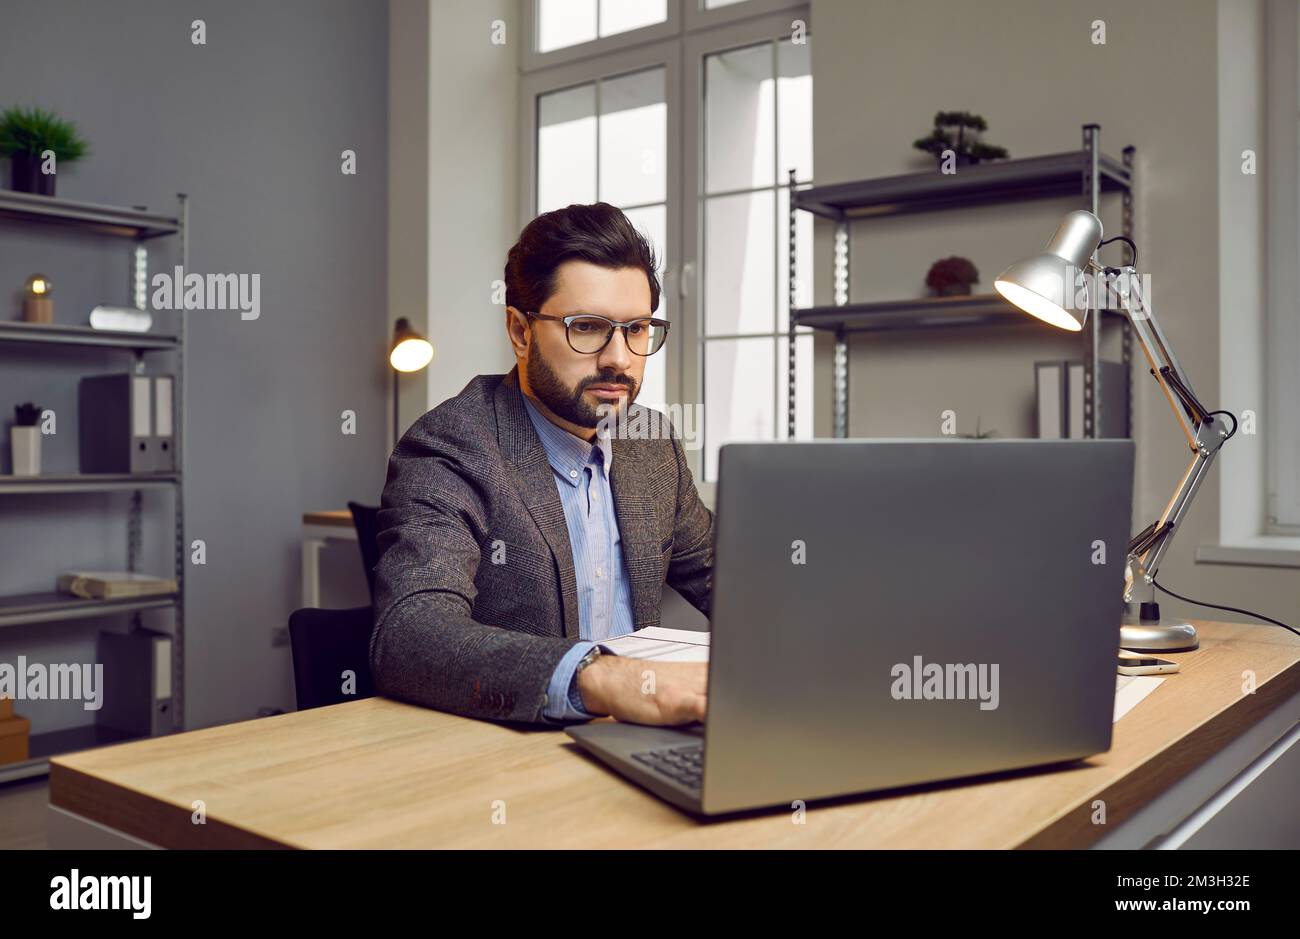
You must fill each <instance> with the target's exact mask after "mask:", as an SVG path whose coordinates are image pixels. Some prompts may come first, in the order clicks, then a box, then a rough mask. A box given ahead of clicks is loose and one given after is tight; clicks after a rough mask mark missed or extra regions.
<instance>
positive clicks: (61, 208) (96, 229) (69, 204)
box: [0, 189, 181, 239]
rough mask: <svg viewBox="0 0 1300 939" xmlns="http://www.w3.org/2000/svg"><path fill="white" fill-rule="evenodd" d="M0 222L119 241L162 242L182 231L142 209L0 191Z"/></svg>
mask: <svg viewBox="0 0 1300 939" xmlns="http://www.w3.org/2000/svg"><path fill="white" fill-rule="evenodd" d="M0 219H3V220H8V221H17V222H42V223H47V224H51V225H59V226H63V227H67V228H75V229H79V230H81V231H85V232H92V233H95V234H100V235H111V236H114V237H118V238H138V239H148V238H159V237H161V236H163V235H175V234H176V233H178V232H179V231H180V230H181V223H180V221H179V220H178V219H176V218H170V217H168V216H165V215H156V214H154V213H152V212H147V211H144V210H143V209H134V208H133V209H123V208H118V207H116V206H111V205H95V204H93V203H90V202H73V201H71V200H68V199H58V198H55V197H53V196H38V195H34V194H32V193H27V192H13V191H11V190H7V189H6V190H0Z"/></svg>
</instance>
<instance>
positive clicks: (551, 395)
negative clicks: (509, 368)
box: [528, 342, 641, 429]
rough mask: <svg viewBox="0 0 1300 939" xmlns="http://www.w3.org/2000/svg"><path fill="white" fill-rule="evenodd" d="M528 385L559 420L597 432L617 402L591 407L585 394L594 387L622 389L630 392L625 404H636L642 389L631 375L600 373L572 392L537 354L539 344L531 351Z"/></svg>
mask: <svg viewBox="0 0 1300 939" xmlns="http://www.w3.org/2000/svg"><path fill="white" fill-rule="evenodd" d="M528 384H529V386H530V387H531V389H532V392H533V394H535V395H537V399H538V400H539V401H541V402H542V404H544V405H546V407H547V408H549V409H550V412H551V413H552V414H554V415H555V416H556V417H561V418H563V419H564V420H566V421H568V422H569V423H570V424H575V425H577V426H578V427H590V428H593V429H594V428H596V427H599V426H600V423H601V421H603V420H608V419H609V418H610V417H611V416H612V415H613V413H614V411H615V409H616V408H617V407H618V403H617V402H612V401H602V402H601V403H600V404H598V405H595V406H593V405H591V404H590V403H588V401H587V399H586V398H585V397H583V392H585V391H586V390H587V388H588V387H589V386H591V385H622V386H624V387H625V388H627V389H628V392H627V398H626V399H625V400H626V403H627V404H629V405H630V404H631V403H632V402H633V401H635V400H636V396H637V393H638V392H639V391H640V390H641V387H640V385H638V384H637V382H636V381H635V380H634V379H633V378H632V376H631V375H620V374H617V373H615V372H601V373H600V374H598V375H592V376H591V377H590V378H584V379H583V380H582V381H580V382H578V387H577V388H569V387H568V386H567V385H565V384H564V382H562V381H561V380H560V376H558V375H556V374H555V372H554V371H553V370H552V369H551V366H550V365H549V364H548V363H547V361H546V360H545V359H543V358H542V357H541V355H540V354H538V351H537V343H535V342H534V343H533V344H532V345H530V346H529V347H528Z"/></svg>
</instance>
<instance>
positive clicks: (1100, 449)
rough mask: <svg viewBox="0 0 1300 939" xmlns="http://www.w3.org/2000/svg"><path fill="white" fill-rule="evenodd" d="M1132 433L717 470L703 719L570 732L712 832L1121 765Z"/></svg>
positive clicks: (757, 460)
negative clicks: (1079, 762)
mask: <svg viewBox="0 0 1300 939" xmlns="http://www.w3.org/2000/svg"><path fill="white" fill-rule="evenodd" d="M1132 497H1133V443H1132V441H1131V440H1059V441H1057V440H1005V441H1003V440H943V441H936V440H926V441H913V440H888V441H885V440H838V441H816V442H807V443H803V442H788V443H769V444H731V445H727V446H724V447H723V448H722V450H721V453H720V468H719V484H718V505H717V526H716V530H715V538H716V542H715V555H714V579H713V596H712V603H711V627H710V628H711V637H710V644H711V652H710V659H709V709H708V716H707V719H706V722H705V724H703V725H700V724H694V725H690V726H686V727H647V726H641V725H637V724H625V723H620V722H611V721H601V722H597V723H590V724H584V725H575V726H573V727H570V728H568V731H567V732H568V734H569V736H571V737H572V738H573V739H574V740H575V741H577V743H578V744H579V745H580V746H581V747H582V748H584V749H585V750H588V751H590V752H591V753H592V754H594V755H595V756H596V757H598V758H599V759H600V760H602V761H604V762H605V763H607V764H609V765H610V766H611V767H613V768H614V769H615V770H617V771H618V772H620V773H622V774H623V775H625V776H627V777H629V778H630V779H631V780H633V781H634V782H636V783H639V784H640V785H642V786H644V787H645V788H647V789H649V790H650V791H651V792H653V793H655V794H656V795H659V796H661V797H662V798H664V799H666V800H668V801H669V802H672V803H673V804H674V805H677V806H679V807H681V808H684V809H686V810H688V811H690V812H693V813H699V814H703V815H715V814H720V813H727V812H735V811H740V810H745V809H754V808H760V807H765V806H776V805H781V806H786V807H789V806H790V805H791V804H792V803H794V802H795V801H796V800H802V801H804V802H811V801H813V800H816V799H823V798H829V797H833V796H844V795H848V794H851V793H860V792H867V791H871V790H878V789H888V788H894V787H898V786H908V785H914V784H918V783H927V782H934V781H938V780H947V779H954V778H958V777H965V776H976V775H980V774H985V773H992V772H998V771H1003V770H1012V769H1018V768H1022V767H1030V766H1037V765H1042V764H1049V763H1058V762H1063V761H1071V760H1076V759H1079V758H1082V757H1087V756H1089V755H1091V754H1095V753H1100V752H1104V751H1106V750H1108V749H1109V748H1110V740H1111V720H1112V714H1113V709H1114V698H1115V660H1116V653H1117V650H1118V647H1119V624H1120V616H1121V614H1122V612H1123V606H1122V594H1123V585H1124V563H1125V551H1126V546H1127V543H1128V536H1129V526H1130V508H1131V502H1132Z"/></svg>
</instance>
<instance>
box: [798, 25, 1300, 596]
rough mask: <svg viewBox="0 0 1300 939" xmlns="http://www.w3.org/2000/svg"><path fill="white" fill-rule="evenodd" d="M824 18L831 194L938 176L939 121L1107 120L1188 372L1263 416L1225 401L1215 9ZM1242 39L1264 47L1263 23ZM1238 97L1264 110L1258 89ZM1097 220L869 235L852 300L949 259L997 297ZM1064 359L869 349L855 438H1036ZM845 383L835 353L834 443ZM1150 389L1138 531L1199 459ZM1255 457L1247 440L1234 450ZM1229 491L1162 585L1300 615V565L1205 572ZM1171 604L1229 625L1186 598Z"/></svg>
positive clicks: (1213, 395) (1003, 128)
mask: <svg viewBox="0 0 1300 939" xmlns="http://www.w3.org/2000/svg"><path fill="white" fill-rule="evenodd" d="M1225 2H1227V0H1225ZM812 3H813V12H812V16H813V22H812V28H813V32H814V40H813V41H814V54H813V72H814V87H815V92H814V98H815V104H814V107H815V120H814V135H815V138H814V139H815V153H816V160H817V182H818V183H819V184H826V183H833V182H840V181H845V180H850V179H859V178H865V177H871V176H883V175H891V174H895V173H902V172H909V171H913V170H916V169H921V168H924V167H925V166H926V165H927V164H926V162H925V160H926V158H925V156H924V155H921V154H917V153H916V151H913V150H912V149H911V142H912V140H914V139H915V138H917V137H920V136H922V135H923V134H925V133H926V132H927V130H928V129H929V125H930V122H931V119H932V116H933V114H934V112H935V111H937V110H971V111H976V112H978V113H981V114H983V115H984V116H985V117H986V118H987V119H988V122H989V127H990V130H989V132H988V134H987V139H988V140H989V142H992V143H997V144H1001V145H1003V146H1005V147H1007V148H1008V149H1009V150H1010V151H1011V155H1012V156H1013V157H1021V156H1032V155H1036V154H1042V153H1052V152H1059V151H1064V150H1069V149H1072V148H1075V147H1078V146H1080V144H1081V135H1080V127H1081V125H1083V124H1085V123H1090V122H1095V123H1098V124H1100V125H1101V126H1102V137H1101V140H1102V146H1103V149H1104V150H1105V151H1106V152H1107V153H1109V154H1111V155H1113V156H1115V157H1116V158H1118V157H1119V156H1120V152H1121V150H1122V149H1123V147H1124V146H1125V145H1128V144H1132V145H1134V146H1136V147H1137V161H1138V169H1137V175H1138V196H1137V202H1136V228H1137V231H1136V237H1137V240H1138V244H1139V247H1140V251H1141V257H1140V261H1141V264H1142V267H1143V268H1144V269H1145V270H1146V271H1149V272H1150V273H1151V276H1152V279H1153V292H1154V301H1155V308H1156V311H1157V313H1158V315H1159V316H1160V317H1161V322H1162V325H1163V326H1164V329H1165V331H1166V333H1167V335H1168V337H1169V339H1170V342H1171V343H1172V344H1173V346H1174V348H1175V349H1176V350H1177V353H1178V356H1179V358H1180V360H1181V362H1182V364H1183V366H1184V369H1185V370H1186V372H1187V373H1188V375H1189V376H1190V378H1191V380H1192V382H1193V385H1194V387H1195V389H1196V391H1197V393H1198V394H1199V395H1200V396H1201V397H1202V398H1203V399H1204V400H1205V401H1207V402H1212V403H1213V404H1214V405H1215V406H1219V403H1220V402H1222V406H1225V407H1236V408H1244V407H1249V406H1251V404H1250V403H1249V402H1248V401H1246V400H1243V399H1240V398H1236V397H1234V398H1233V399H1232V400H1227V399H1225V397H1224V396H1223V395H1221V389H1220V375H1219V372H1220V349H1221V328H1220V327H1221V322H1222V319H1221V313H1220V310H1221V297H1220V277H1219V273H1218V271H1219V263H1220V236H1221V231H1220V219H1219V212H1220V198H1219V195H1220V159H1221V155H1220V141H1219V121H1218V118H1219V112H1220V107H1221V105H1220V100H1219V95H1220V90H1221V88H1220V76H1219V58H1218V57H1219V54H1220V48H1219V18H1220V11H1219V4H1218V3H1216V2H1215V0H1151V2H1146V3H1141V4H1135V3H1132V2H1129V0H1094V2H1091V3H1089V4H1086V5H1081V4H1079V3H1077V2H1074V0H982V2H980V3H952V2H945V0H812ZM1228 15H1235V14H1232V13H1230V14H1228ZM1241 15H1243V16H1251V15H1253V14H1252V13H1251V12H1250V11H1249V10H1247V11H1244V12H1243V13H1242V14H1241ZM1095 20H1104V21H1105V23H1106V39H1107V41H1106V44H1105V45H1094V44H1093V42H1092V29H1093V27H1092V24H1093V22H1094V21H1095ZM1241 28H1242V29H1244V30H1245V31H1246V33H1247V38H1249V35H1251V28H1252V27H1250V25H1249V23H1248V22H1247V24H1246V25H1245V26H1243V27H1241ZM1244 67H1246V68H1248V66H1244ZM1226 85H1227V87H1228V89H1229V91H1230V92H1231V94H1232V95H1235V96H1237V97H1238V98H1240V97H1241V96H1242V95H1245V96H1246V97H1247V103H1248V102H1249V82H1247V81H1245V80H1237V81H1235V82H1234V81H1231V80H1230V81H1228V82H1227V83H1226ZM1241 104H1242V102H1240V101H1237V102H1236V103H1235V104H1234V105H1232V106H1231V107H1229V106H1228V105H1223V109H1224V114H1225V115H1226V116H1229V117H1231V116H1232V115H1233V114H1235V110H1234V109H1235V108H1236V107H1240V106H1241ZM1240 149H1241V148H1240V147H1237V148H1236V150H1237V152H1238V153H1239V151H1240ZM1224 150H1225V153H1230V152H1231V151H1232V150H1233V148H1232V147H1227V146H1225V147H1224ZM1223 158H1224V159H1226V156H1225V157H1223ZM931 165H932V164H931ZM1225 171H1226V168H1225ZM1254 182H1255V183H1256V184H1259V183H1261V182H1262V177H1261V178H1260V179H1259V180H1256V181H1254ZM1078 205H1079V202H1078V201H1072V200H1052V201H1039V202H1030V203H1020V204H1016V205H1010V206H995V207H990V208H981V209H976V210H970V211H964V212H960V213H943V214H934V215H913V216H903V217H900V218H895V219H885V220H880V221H873V222H863V223H857V224H856V225H855V227H854V232H853V257H852V263H853V273H852V288H851V294H852V297H853V298H854V299H862V300H871V299H887V298H898V297H908V296H919V295H922V294H923V292H924V287H923V278H924V276H925V273H926V270H927V268H928V267H929V265H930V263H931V262H932V261H933V260H936V259H938V258H940V257H945V256H947V255H950V254H960V255H965V256H967V257H969V258H971V259H972V260H973V261H974V262H975V264H976V266H977V267H978V268H979V269H980V272H981V284H980V287H979V288H977V289H982V290H985V291H987V290H989V289H990V288H991V283H992V279H993V277H994V276H995V275H996V274H997V273H998V272H999V271H1000V270H1001V269H1002V267H1004V266H1005V265H1006V264H1007V263H1009V262H1010V261H1012V260H1014V259H1016V258H1018V257H1021V256H1023V255H1025V254H1028V253H1030V252H1033V251H1035V250H1037V249H1039V248H1040V247H1041V246H1042V244H1043V243H1044V242H1045V241H1046V240H1047V238H1048V236H1049V235H1050V234H1051V232H1052V231H1053V229H1054V227H1055V225H1056V222H1057V221H1058V220H1059V218H1060V216H1061V215H1062V214H1063V213H1064V212H1065V211H1067V210H1068V209H1070V208H1074V207H1077V206H1078ZM1102 219H1103V221H1104V222H1105V223H1106V226H1107V229H1108V232H1110V233H1112V234H1113V233H1115V232H1116V231H1118V229H1119V205H1118V198H1117V197H1110V198H1109V201H1107V202H1105V203H1104V209H1103V212H1102ZM828 234H829V232H828V226H824V225H823V226H819V240H818V244H817V259H818V271H817V281H818V291H817V294H818V302H822V303H827V302H830V296H831V293H830V284H829V280H830V262H829V258H830V252H829V247H830V245H829V240H828V237H827V236H828ZM1222 309H1223V310H1224V311H1225V312H1224V313H1223V314H1222V315H1223V316H1230V315H1232V313H1231V310H1230V308H1228V307H1226V306H1224V307H1222ZM1239 346H1241V343H1240V342H1238V343H1237V344H1235V345H1234V346H1233V351H1234V354H1237V355H1241V354H1245V353H1246V352H1248V351H1249V350H1250V349H1252V348H1257V343H1255V344H1253V345H1252V343H1251V342H1249V341H1247V342H1245V347H1244V350H1243V349H1242V348H1239ZM1066 355H1070V356H1072V357H1073V356H1079V355H1081V349H1080V347H1079V346H1078V344H1077V341H1076V340H1069V339H1068V338H1067V337H1063V336H1059V335H1054V334H1053V333H1052V332H1050V331H1049V330H1048V328H1047V327H1043V328H1040V329H1034V328H1032V327H1031V328H1026V329H1021V330H1018V331H1013V330H1010V329H1006V330H1003V329H999V330H991V329H984V330H971V331H965V332H963V331H958V330H952V331H949V332H947V333H946V334H943V335H940V334H937V333H925V334H920V333H911V334H901V335H898V336H892V337H885V338H878V337H870V338H867V339H865V340H856V341H855V342H854V344H853V347H852V351H851V354H850V433H851V434H852V435H853V436H903V435H923V436H933V435H935V434H937V433H938V423H939V414H940V412H941V411H943V410H944V409H946V408H951V409H953V410H955V411H956V412H957V415H958V417H957V422H958V429H959V431H960V432H963V433H965V432H969V431H972V430H974V425H975V421H976V418H977V417H978V418H979V419H980V422H981V425H982V427H983V428H985V429H987V428H989V427H993V428H996V429H997V430H998V431H999V435H1000V436H1003V437H1017V436H1029V435H1031V434H1032V393H1033V372H1032V363H1033V362H1034V361H1035V360H1036V359H1039V358H1048V357H1063V356H1066ZM829 369H830V364H829V342H827V341H825V340H824V339H823V340H820V341H819V344H818V365H817V378H816V383H817V384H816V401H817V415H818V422H817V423H818V433H819V434H826V433H829V410H830V408H829V394H828V389H829V381H830V376H829ZM1134 392H1135V402H1134V420H1135V424H1136V426H1135V436H1136V437H1137V438H1138V440H1139V446H1138V471H1137V472H1138V478H1137V486H1136V490H1135V498H1136V504H1137V509H1136V513H1135V515H1136V519H1135V521H1138V522H1140V523H1141V524H1145V523H1146V522H1147V521H1150V520H1151V519H1154V518H1155V517H1157V516H1158V515H1159V513H1160V511H1161V510H1162V509H1163V507H1164V505H1165V503H1166V502H1167V501H1168V498H1169V495H1170V493H1171V492H1172V491H1173V488H1174V485H1175V483H1176V482H1177V480H1178V478H1179V476H1180V475H1181V473H1182V471H1183V469H1184V467H1185V466H1186V463H1187V460H1188V453H1187V449H1186V444H1185V442H1184V441H1183V440H1182V438H1181V436H1180V434H1179V432H1178V431H1177V429H1176V426H1175V423H1174V420H1173V417H1172V415H1171V414H1170V412H1169V410H1168V407H1167V405H1166V403H1165V402H1164V400H1163V398H1162V397H1161V396H1160V395H1159V393H1158V391H1157V389H1156V387H1155V385H1154V383H1152V382H1151V381H1150V379H1149V378H1148V377H1147V376H1146V374H1145V370H1143V369H1135V384H1134ZM1260 404H1262V402H1260ZM1257 406H1258V405H1257ZM1257 444H1258V441H1254V442H1251V443H1243V441H1242V440H1241V439H1240V438H1238V439H1234V440H1233V441H1232V442H1231V443H1230V444H1229V447H1231V448H1241V449H1242V450H1245V449H1246V448H1247V447H1251V446H1255V445H1257ZM1245 455H1246V456H1249V454H1245ZM1225 462H1226V459H1225ZM1221 465H1222V464H1221ZM1221 465H1220V466H1216V467H1215V471H1216V473H1217V471H1218V470H1219V469H1220V468H1221ZM1219 484H1220V477H1218V476H1215V477H1214V478H1212V480H1211V482H1210V483H1209V484H1207V487H1206V488H1205V489H1204V490H1203V492H1202V496H1201V497H1200V498H1199V499H1198V501H1197V502H1196V504H1195V505H1194V507H1193V508H1192V510H1191V512H1190V514H1189V516H1188V518H1187V521H1186V523H1185V525H1184V529H1183V531H1182V532H1181V533H1180V534H1179V535H1178V538H1177V540H1176V541H1175V543H1174V545H1173V547H1172V548H1171V549H1170V552H1169V554H1168V555H1167V557H1166V560H1165V561H1164V564H1163V567H1162V575H1163V576H1162V578H1161V579H1162V581H1164V582H1165V583H1166V585H1167V586H1170V587H1172V588H1173V589H1176V590H1179V591H1180V592H1183V593H1186V594H1188V595H1191V596H1194V597H1197V598H1205V599H1210V600H1212V601H1215V602H1219V603H1226V604H1230V605H1234V606H1246V607H1249V608H1253V609H1258V610H1260V611H1261V612H1265V613H1269V614H1270V615H1273V616H1276V617H1279V618H1282V619H1286V620H1290V621H1296V620H1300V583H1298V582H1300V573H1298V572H1297V571H1296V570H1293V569H1283V568H1257V567H1224V566H1217V565H1206V564H1197V563H1195V561H1194V555H1195V552H1196V549H1197V546H1198V545H1200V544H1202V543H1214V542H1216V541H1217V539H1218V532H1219V504H1218V500H1216V498H1215V496H1216V490H1217V489H1218V487H1219ZM1167 609H1168V611H1170V612H1178V613H1180V614H1183V615H1196V616H1201V617H1204V618H1212V617H1213V615H1214V614H1213V612H1212V611H1208V612H1207V611H1205V610H1201V609H1199V608H1194V607H1189V606H1184V605H1182V604H1180V603H1177V602H1170V603H1169V604H1168V607H1167ZM1222 616H1223V617H1226V618H1229V619H1231V618H1233V617H1234V615H1233V614H1222Z"/></svg>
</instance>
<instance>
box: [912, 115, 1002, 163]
mask: <svg viewBox="0 0 1300 939" xmlns="http://www.w3.org/2000/svg"><path fill="white" fill-rule="evenodd" d="M988 129H989V125H988V122H987V121H985V120H984V118H983V117H981V116H980V115H978V114H971V113H970V112H969V111H940V112H938V113H937V114H935V116H934V130H932V131H931V132H930V136H928V137H922V138H920V139H919V140H916V141H914V142H913V143H912V146H913V147H914V148H915V149H917V150H923V151H925V152H926V153H929V154H932V155H933V156H934V157H935V158H936V159H942V158H943V152H944V151H945V150H951V151H952V152H953V153H955V154H956V155H957V159H958V161H959V162H963V163H978V162H979V161H980V160H1004V159H1006V157H1007V155H1008V154H1007V151H1006V150H1005V149H1004V148H1002V147H995V146H993V145H992V144H986V143H983V142H982V141H981V140H980V134H982V133H984V131H986V130H988Z"/></svg>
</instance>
